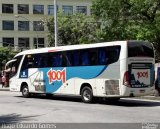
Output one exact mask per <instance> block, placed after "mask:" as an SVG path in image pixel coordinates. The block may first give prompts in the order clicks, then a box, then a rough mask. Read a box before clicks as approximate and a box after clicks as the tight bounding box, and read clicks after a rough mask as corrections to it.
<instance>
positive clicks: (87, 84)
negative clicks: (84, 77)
mask: <svg viewBox="0 0 160 129" xmlns="http://www.w3.org/2000/svg"><path fill="white" fill-rule="evenodd" d="M84 87H89V88H91V90H93V89H92V86H91V84H89V83H83V84H82V85H81V88H80V95H81V93H82V89H83V88H84Z"/></svg>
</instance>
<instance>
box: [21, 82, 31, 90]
mask: <svg viewBox="0 0 160 129" xmlns="http://www.w3.org/2000/svg"><path fill="white" fill-rule="evenodd" d="M23 86H28V84H27V82H22V83H21V88H20V92H22V88H23ZM28 88H29V87H28Z"/></svg>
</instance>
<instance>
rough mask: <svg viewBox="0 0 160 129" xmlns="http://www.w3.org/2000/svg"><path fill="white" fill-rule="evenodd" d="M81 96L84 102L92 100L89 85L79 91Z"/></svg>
mask: <svg viewBox="0 0 160 129" xmlns="http://www.w3.org/2000/svg"><path fill="white" fill-rule="evenodd" d="M81 98H82V101H83V102H84V103H91V102H93V92H92V89H91V88H90V87H84V88H83V89H82V91H81Z"/></svg>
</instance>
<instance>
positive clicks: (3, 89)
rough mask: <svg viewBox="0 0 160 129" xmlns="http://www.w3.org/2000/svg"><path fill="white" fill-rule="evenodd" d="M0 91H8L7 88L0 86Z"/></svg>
mask: <svg viewBox="0 0 160 129" xmlns="http://www.w3.org/2000/svg"><path fill="white" fill-rule="evenodd" d="M0 91H9V88H0Z"/></svg>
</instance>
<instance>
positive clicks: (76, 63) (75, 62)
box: [73, 51, 79, 66]
mask: <svg viewBox="0 0 160 129" xmlns="http://www.w3.org/2000/svg"><path fill="white" fill-rule="evenodd" d="M73 66H79V51H77V52H76V51H75V52H73Z"/></svg>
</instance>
